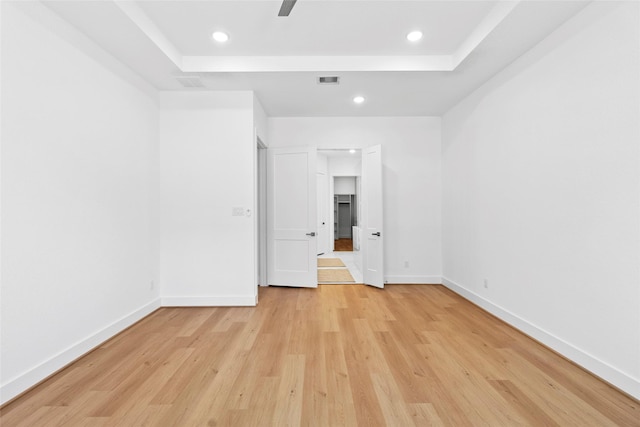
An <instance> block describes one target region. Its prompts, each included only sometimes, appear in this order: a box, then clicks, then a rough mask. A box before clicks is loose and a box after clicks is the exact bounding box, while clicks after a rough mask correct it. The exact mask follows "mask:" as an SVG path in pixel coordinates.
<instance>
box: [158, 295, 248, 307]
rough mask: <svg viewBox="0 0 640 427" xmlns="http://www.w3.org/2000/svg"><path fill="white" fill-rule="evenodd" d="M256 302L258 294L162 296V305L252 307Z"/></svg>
mask: <svg viewBox="0 0 640 427" xmlns="http://www.w3.org/2000/svg"><path fill="white" fill-rule="evenodd" d="M257 303H258V296H257V295H253V296H246V295H235V296H224V297H162V306H163V307H252V306H255V305H256V304H257Z"/></svg>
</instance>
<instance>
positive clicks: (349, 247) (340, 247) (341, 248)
mask: <svg viewBox="0 0 640 427" xmlns="http://www.w3.org/2000/svg"><path fill="white" fill-rule="evenodd" d="M333 248H334V249H333V251H334V252H352V251H353V240H351V239H336V240H334V242H333Z"/></svg>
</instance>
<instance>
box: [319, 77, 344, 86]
mask: <svg viewBox="0 0 640 427" xmlns="http://www.w3.org/2000/svg"><path fill="white" fill-rule="evenodd" d="M318 84H319V85H339V84H340V77H338V76H323V77H318Z"/></svg>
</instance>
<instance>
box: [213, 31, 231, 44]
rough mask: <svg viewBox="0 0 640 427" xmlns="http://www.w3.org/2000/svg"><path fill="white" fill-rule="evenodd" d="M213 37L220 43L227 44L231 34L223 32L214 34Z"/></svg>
mask: <svg viewBox="0 0 640 427" xmlns="http://www.w3.org/2000/svg"><path fill="white" fill-rule="evenodd" d="M212 37H213V39H214V40H215V41H217V42H218V43H225V42H226V41H227V40H229V34H227V33H225V32H222V31H216V32H214V33H213V35H212Z"/></svg>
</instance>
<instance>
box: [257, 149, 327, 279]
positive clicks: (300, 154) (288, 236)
mask: <svg viewBox="0 0 640 427" xmlns="http://www.w3.org/2000/svg"><path fill="white" fill-rule="evenodd" d="M316 166H317V165H316V149H315V147H313V148H270V149H268V150H267V200H268V202H267V205H268V208H267V210H268V214H267V245H268V250H267V277H268V281H269V285H270V286H296V287H305V288H315V287H317V286H318V276H317V268H318V265H317V264H318V261H317V258H316V257H317V252H316V217H317V207H316V204H317V198H316Z"/></svg>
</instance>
